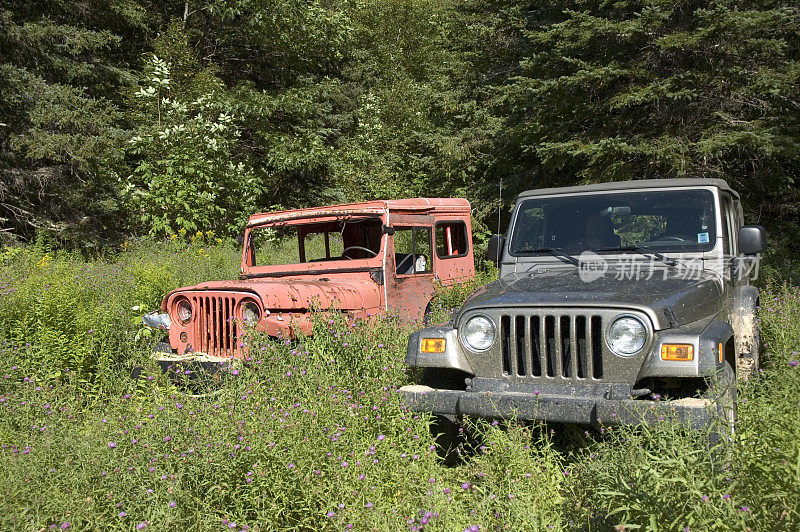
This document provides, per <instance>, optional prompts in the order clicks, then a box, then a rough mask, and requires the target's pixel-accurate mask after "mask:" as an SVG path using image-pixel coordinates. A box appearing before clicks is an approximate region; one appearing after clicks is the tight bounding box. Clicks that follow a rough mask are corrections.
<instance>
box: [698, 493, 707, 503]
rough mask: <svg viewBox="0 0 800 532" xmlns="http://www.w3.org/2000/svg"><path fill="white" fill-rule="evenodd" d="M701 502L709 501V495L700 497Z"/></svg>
mask: <svg viewBox="0 0 800 532" xmlns="http://www.w3.org/2000/svg"><path fill="white" fill-rule="evenodd" d="M700 500H701V501H703V502H706V501H708V495H703V496H702V497H700Z"/></svg>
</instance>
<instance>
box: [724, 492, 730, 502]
mask: <svg viewBox="0 0 800 532" xmlns="http://www.w3.org/2000/svg"><path fill="white" fill-rule="evenodd" d="M730 498H731V496H730V495H728V494H727V493H726V494H725V495H723V496H722V500H724V501H727V500H728V499H730Z"/></svg>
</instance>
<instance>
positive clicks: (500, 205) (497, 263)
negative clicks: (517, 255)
mask: <svg viewBox="0 0 800 532" xmlns="http://www.w3.org/2000/svg"><path fill="white" fill-rule="evenodd" d="M502 208H503V178H502V177H501V178H500V189H499V190H498V192H497V236H500V211H501V209H502ZM494 266H495V268H499V267H500V256H499V254H498V257H497V260H496V261H495V263H494Z"/></svg>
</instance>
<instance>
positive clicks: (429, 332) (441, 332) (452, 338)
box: [406, 327, 475, 375]
mask: <svg viewBox="0 0 800 532" xmlns="http://www.w3.org/2000/svg"><path fill="white" fill-rule="evenodd" d="M423 338H437V339H443V340H445V348H444V352H443V353H423V352H421V350H420V343H421V342H422V339H423ZM406 364H408V365H409V366H411V367H417V368H437V369H457V370H459V371H463V372H464V373H469V374H470V375H474V374H475V372H474V371H472V366H470V364H469V362H468V361H467V358H466V357H465V356H464V352H463V351H462V350H461V345H460V344H459V342H458V331H457V330H456V329H453V328H452V327H427V328H425V329H422V330H421V331H417V332H415V333H413V334H411V336H409V337H408V349H407V350H406Z"/></svg>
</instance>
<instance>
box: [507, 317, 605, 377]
mask: <svg viewBox="0 0 800 532" xmlns="http://www.w3.org/2000/svg"><path fill="white" fill-rule="evenodd" d="M602 335H603V318H602V316H598V315H592V314H588V315H580V314H579V315H576V314H574V313H564V314H555V313H552V314H550V313H548V314H534V315H531V314H530V313H526V314H503V315H501V316H500V338H501V340H502V356H503V373H504V374H505V375H508V376H512V377H562V378H565V379H571V380H572V379H575V380H579V381H581V380H590V379H595V380H599V379H602V378H603V340H602V338H603V336H602Z"/></svg>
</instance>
